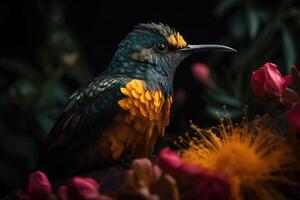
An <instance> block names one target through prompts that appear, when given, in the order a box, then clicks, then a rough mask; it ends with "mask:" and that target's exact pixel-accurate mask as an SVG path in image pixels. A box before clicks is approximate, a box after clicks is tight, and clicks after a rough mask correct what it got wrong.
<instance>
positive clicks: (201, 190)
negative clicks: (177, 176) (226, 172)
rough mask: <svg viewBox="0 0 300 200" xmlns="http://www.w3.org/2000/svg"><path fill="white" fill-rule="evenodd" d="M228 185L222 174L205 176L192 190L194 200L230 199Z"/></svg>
mask: <svg viewBox="0 0 300 200" xmlns="http://www.w3.org/2000/svg"><path fill="white" fill-rule="evenodd" d="M230 190H231V187H230V183H229V181H228V179H227V178H226V177H224V176H223V175H222V174H218V173H213V174H210V175H208V176H206V177H205V178H204V179H203V180H202V181H201V182H200V183H199V184H198V185H197V186H196V188H195V189H194V198H193V199H196V200H214V199H218V200H227V199H229V197H230Z"/></svg>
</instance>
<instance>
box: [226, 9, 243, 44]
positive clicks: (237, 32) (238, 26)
mask: <svg viewBox="0 0 300 200" xmlns="http://www.w3.org/2000/svg"><path fill="white" fill-rule="evenodd" d="M229 24H230V29H229V31H230V34H231V35H232V36H233V37H234V38H235V39H242V38H243V36H245V35H246V34H245V33H246V26H245V24H246V22H245V18H244V17H243V13H242V12H238V13H237V14H236V15H234V16H233V17H231V19H230V23H229Z"/></svg>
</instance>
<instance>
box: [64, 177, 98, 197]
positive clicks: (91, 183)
mask: <svg viewBox="0 0 300 200" xmlns="http://www.w3.org/2000/svg"><path fill="white" fill-rule="evenodd" d="M99 189H100V185H99V184H98V183H97V182H96V181H95V180H94V179H92V178H83V177H74V178H72V179H71V180H70V181H69V183H68V184H67V186H65V185H63V186H61V187H60V188H59V190H58V193H59V197H60V198H61V199H62V200H100V199H101V198H100V194H99Z"/></svg>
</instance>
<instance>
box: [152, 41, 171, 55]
mask: <svg viewBox="0 0 300 200" xmlns="http://www.w3.org/2000/svg"><path fill="white" fill-rule="evenodd" d="M154 49H155V50H156V51H157V52H159V53H166V52H167V51H168V47H167V45H165V44H163V43H156V44H155V45H154Z"/></svg>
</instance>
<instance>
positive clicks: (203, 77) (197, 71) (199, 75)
mask: <svg viewBox="0 0 300 200" xmlns="http://www.w3.org/2000/svg"><path fill="white" fill-rule="evenodd" d="M192 73H193V75H194V77H195V78H196V79H197V80H198V81H199V82H201V83H204V84H207V83H209V79H210V70H209V68H208V67H207V65H205V64H203V63H195V64H194V65H193V66H192Z"/></svg>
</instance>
